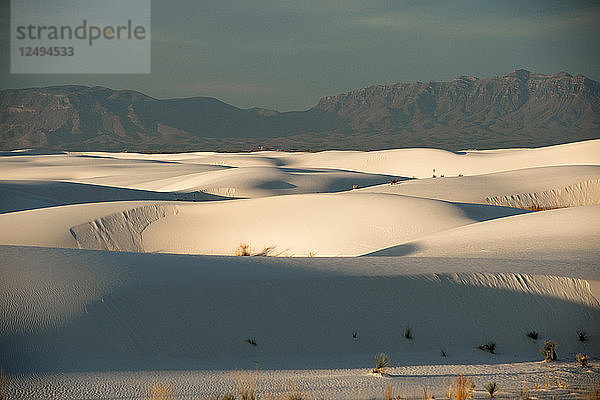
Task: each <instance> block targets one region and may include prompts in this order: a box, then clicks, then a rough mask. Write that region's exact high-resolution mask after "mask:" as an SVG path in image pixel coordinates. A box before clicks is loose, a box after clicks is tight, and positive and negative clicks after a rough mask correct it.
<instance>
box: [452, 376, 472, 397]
mask: <svg viewBox="0 0 600 400" xmlns="http://www.w3.org/2000/svg"><path fill="white" fill-rule="evenodd" d="M454 386H455V387H454ZM473 390H475V382H473V380H472V379H471V378H469V377H466V376H464V375H463V374H460V375H459V376H458V378H457V380H456V385H453V384H450V386H449V387H448V393H447V397H448V398H449V399H451V400H466V399H470V398H472V397H473Z"/></svg>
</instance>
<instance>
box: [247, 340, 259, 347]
mask: <svg viewBox="0 0 600 400" xmlns="http://www.w3.org/2000/svg"><path fill="white" fill-rule="evenodd" d="M246 343H248V344H251V345H252V346H258V344H257V343H256V338H249V339H246Z"/></svg>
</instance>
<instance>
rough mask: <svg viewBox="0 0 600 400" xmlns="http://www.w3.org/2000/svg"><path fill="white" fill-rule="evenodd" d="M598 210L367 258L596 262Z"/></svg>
mask: <svg viewBox="0 0 600 400" xmlns="http://www.w3.org/2000/svg"><path fill="white" fill-rule="evenodd" d="M598 227H600V206H587V207H573V208H562V209H557V210H548V211H540V212H535V213H528V214H522V215H515V216H510V217H506V218H499V219H495V220H490V221H483V222H480V223H477V224H471V225H467V226H461V227H458V228H455V229H449V230H445V231H443V232H439V233H435V234H432V235H430V236H427V237H423V238H420V239H418V240H416V241H411V242H407V243H403V244H401V245H399V246H395V247H392V248H389V249H385V250H381V251H378V252H375V253H373V255H378V256H383V255H411V256H413V257H418V256H424V257H478V258H479V257H482V258H487V257H490V258H521V259H536V260H542V259H543V260H553V259H564V258H577V257H578V256H586V257H595V258H596V259H597V260H600V247H599V246H598V243H600V229H599V228H598Z"/></svg>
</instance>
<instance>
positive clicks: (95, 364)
mask: <svg viewBox="0 0 600 400" xmlns="http://www.w3.org/2000/svg"><path fill="white" fill-rule="evenodd" d="M2 252H3V254H4V256H5V261H4V266H3V268H2V269H0V273H1V275H0V283H1V285H0V287H2V288H3V289H2V291H0V304H1V305H2V309H3V310H4V311H3V313H2V314H1V317H0V318H1V319H0V326H1V328H2V329H1V331H2V332H3V333H2V334H1V335H0V347H1V349H2V351H1V352H0V363H2V364H3V365H5V366H6V367H7V368H8V370H9V371H11V372H20V371H27V372H39V371H55V372H56V371H71V372H73V371H85V370H89V369H93V370H96V371H98V370H129V369H144V370H152V369H160V370H164V369H178V368H194V369H221V368H225V369H233V368H253V367H255V366H256V365H257V364H258V365H259V366H260V367H261V368H289V369H295V368H315V367H318V368H335V367H343V368H352V367H357V368H358V367H368V366H370V364H371V362H372V356H373V354H374V353H376V352H378V351H385V352H388V353H389V354H390V355H391V356H392V357H393V359H394V360H397V362H399V363H400V364H403V363H412V364H415V363H416V364H419V363H421V362H428V361H429V362H431V361H435V362H439V361H440V358H439V348H444V349H445V351H446V352H447V353H448V355H449V358H448V359H447V360H444V362H459V360H468V362H470V363H478V362H484V363H490V362H501V361H510V360H517V359H518V360H536V359H539V357H540V356H539V353H538V348H539V347H540V344H539V343H534V342H532V341H531V340H530V339H528V338H527V337H526V336H525V333H526V332H527V331H528V330H532V329H535V330H537V331H539V332H540V335H541V337H542V338H543V339H546V338H551V339H553V340H556V341H557V342H559V343H560V348H559V349H560V350H559V354H560V355H561V356H562V357H567V356H569V357H572V355H573V353H574V352H577V351H580V348H581V346H582V344H581V343H580V342H578V341H577V338H576V330H577V329H585V330H587V331H589V332H594V327H597V326H598V324H599V323H600V305H599V303H598V301H597V299H596V298H594V296H593V295H592V294H591V292H590V287H589V284H588V282H587V281H585V280H581V279H576V278H569V277H556V276H549V275H535V274H529V273H517V272H512V273H510V272H504V273H501V272H495V273H494V272H489V273H483V272H460V267H459V266H460V265H461V263H456V264H454V265H452V264H451V263H448V262H447V260H439V261H435V260H433V261H431V263H434V264H435V268H436V269H438V270H440V271H449V270H451V269H455V271H456V272H438V273H425V274H416V275H406V274H404V273H403V272H402V265H403V262H402V261H398V262H396V261H394V260H393V259H389V258H388V260H389V262H388V263H386V262H385V259H377V261H376V264H377V265H379V268H381V271H380V272H379V273H375V274H373V273H372V271H371V269H370V268H367V269H366V271H363V270H362V267H361V265H362V264H360V263H357V262H353V261H352V260H350V262H348V266H347V267H346V268H336V267H332V266H331V265H330V264H329V263H325V262H323V261H324V260H318V259H302V260H297V261H293V260H282V259H270V258H233V259H232V258H227V257H203V256H170V255H158V254H141V255H140V254H138V255H135V254H131V253H129V254H128V253H109V252H90V251H82V250H59V249H37V248H17V247H4V248H2ZM42 256H43V257H44V260H45V262H44V263H43V264H42V263H40V262H38V260H39V258H40V257H42ZM356 260H358V259H356ZM300 261H301V262H300ZM482 262H483V261H482ZM431 263H430V264H431ZM334 264H335V263H334ZM548 264H550V265H554V264H556V265H554V266H553V268H556V269H560V268H561V264H560V263H553V262H549V263H548ZM562 266H564V264H562ZM515 267H516V265H515ZM476 268H477V267H476ZM592 271H593V268H592ZM557 315H560V318H556V316H557ZM474 316H477V318H474ZM407 326H410V327H411V328H412V331H413V336H414V338H413V339H412V340H407V339H405V338H403V337H402V334H403V332H404V329H405V328H406V327H407ZM353 332H358V335H357V336H358V337H357V339H353V338H352V333H353ZM250 338H254V339H255V340H256V343H257V346H251V345H250V344H248V343H246V339H250ZM487 341H495V342H496V343H497V354H496V355H495V356H492V355H490V354H487V353H484V352H481V351H480V350H477V349H476V346H477V345H479V344H482V343H486V342H487ZM585 346H586V351H587V352H589V353H590V354H591V355H592V356H597V355H599V350H600V349H599V348H598V342H597V341H591V342H589V343H587V344H586V345H585Z"/></svg>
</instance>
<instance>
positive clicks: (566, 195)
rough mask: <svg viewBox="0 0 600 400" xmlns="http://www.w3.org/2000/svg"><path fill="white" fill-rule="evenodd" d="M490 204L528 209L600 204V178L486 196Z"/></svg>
mask: <svg viewBox="0 0 600 400" xmlns="http://www.w3.org/2000/svg"><path fill="white" fill-rule="evenodd" d="M485 200H486V202H487V203H488V204H493V205H496V206H506V207H517V208H526V209H552V208H561V207H577V206H589V205H594V204H600V179H591V180H587V181H583V182H579V183H575V184H573V185H569V186H566V187H563V188H558V189H552V190H544V191H541V192H536V193H522V194H511V195H504V196H490V197H486V199H485Z"/></svg>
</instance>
